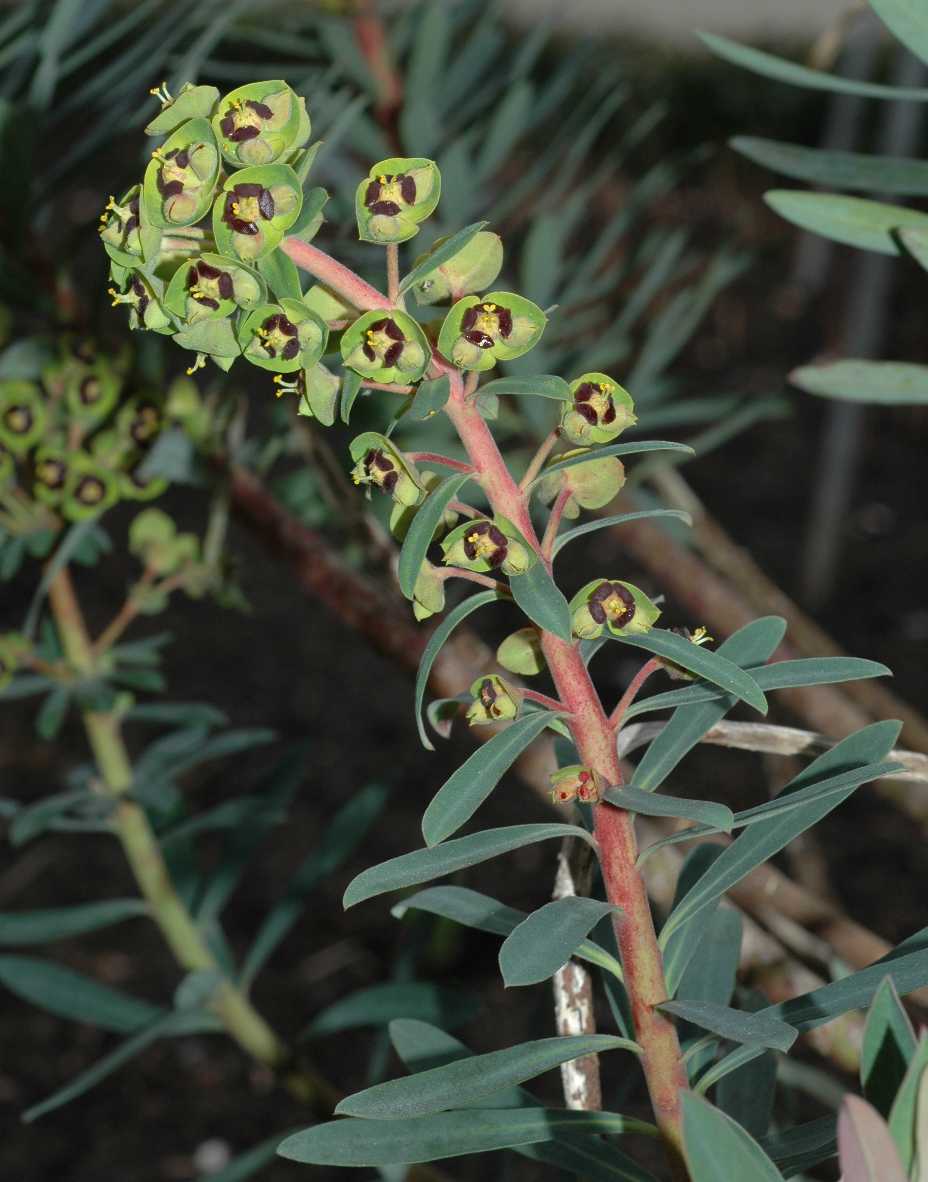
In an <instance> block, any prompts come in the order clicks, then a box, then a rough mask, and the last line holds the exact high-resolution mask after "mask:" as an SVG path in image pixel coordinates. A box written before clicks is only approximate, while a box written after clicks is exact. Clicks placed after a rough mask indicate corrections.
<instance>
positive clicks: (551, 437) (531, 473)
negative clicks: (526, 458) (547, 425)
mask: <svg viewBox="0 0 928 1182" xmlns="http://www.w3.org/2000/svg"><path fill="white" fill-rule="evenodd" d="M560 434H561V433H560V431H559V430H558V428H557V427H555V428H554V430H553V431H550V432H549V433H548V434H547V435H546V436H545V437H544V439H542V441H541V443H540V445H539V447H538V451H536V452H535V454H534V456H532V462H531V463H530V464H529V466H528V467H527V468H526V469H525V475H524V476H523V477H522V479H521V480H520V481H519V488H521V489H522V490H523V491H524V490H525V489H527V488H528V486H529V485H530V484H531V483H532V481H533V480H534V479H535V477H536V476H537V475H538V473H539V472H540V471H541V466H542V464H543V463H544V462H545V460H546V459H547V458H548V456H549V455H550V454H551V448H552V447H554V445H555V443H557V441H558V438H559V436H560Z"/></svg>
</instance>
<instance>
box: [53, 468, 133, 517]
mask: <svg viewBox="0 0 928 1182" xmlns="http://www.w3.org/2000/svg"><path fill="white" fill-rule="evenodd" d="M118 500H119V474H118V473H117V472H114V471H112V470H111V469H109V468H106V467H104V466H103V465H102V464H99V463H97V462H96V461H95V460H94V459H93V458H92V457H91V456H89V455H87V454H86V452H74V453H72V455H71V456H70V459H69V463H68V473H67V478H66V481H65V487H64V496H63V497H62V499H61V512H62V513H63V514H64V516H65V517H66V518H67V520H68V521H86V520H87V519H88V518H90V517H97V516H98V515H99V514H100V513H103V512H104V511H105V510H106V509H109V508H110V507H111V506H112V505H115V504H116V502H117V501H118Z"/></svg>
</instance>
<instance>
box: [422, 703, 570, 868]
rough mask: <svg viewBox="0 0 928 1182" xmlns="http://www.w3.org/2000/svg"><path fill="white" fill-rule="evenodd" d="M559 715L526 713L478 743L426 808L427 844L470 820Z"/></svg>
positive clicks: (434, 841)
mask: <svg viewBox="0 0 928 1182" xmlns="http://www.w3.org/2000/svg"><path fill="white" fill-rule="evenodd" d="M555 717H557V716H556V715H554V714H551V713H550V712H549V711H547V710H539V711H536V712H535V713H532V714H525V715H523V716H522V717H521V718H517V719H516V720H515V721H514V722H511V723H509V724H508V726H506V727H505V728H504V729H503V730H501V731H499V732H498V733H497V734H495V735H494V736H493V738H492V739H489V740H487V742H486V743H484V744H483V745H482V746H481V747H478V748H477V750H476V751H475V752H474V753H473V755H471V756H469V757H468V758H467V759H466V760H465V761H464V763H462V764H461V766H460V767H459V768H458V770H457V771H456V772H454V773H453V774H452V775H451V776H450V777H449V778H448V779H447V780H446V781H445V783H444V784H443V785H442V787H441V788H439V790H438V791H437V792H436V793H435V795H434V796H433V797H432V800H431V802H430V803H429V806H428V808H427V809H426V810H425V813H424V814H423V817H422V836H423V837H424V838H425V841H426V845H437V844H438V843H439V842H441V841H444V840H445V838H446V837H450V836H451V834H452V833H456V832H457V830H458V829H460V828H461V826H462V825H464V824H466V822H467V821H469V820H470V818H471V817H472V816H473V815H474V813H475V812H476V811H477V809H478V808H479V807H480V806H481V805H482V804H483V802H484V801H485V800H486V798H487V797H488V796H489V795H490V793H491V792H492V791H493V789H494V788H495V787H496V785H497V784H498V783H499V781H500V779H501V778H502V776H503V775H505V773H506V772H507V771H508V770H509V768H510V767H511V766H512V764H513V763H514V762H515V761H516V760H517V759H518V758H519V756H520V755H521V754H522V752H523V751H524V750H525V749H526V748H527V747H528V746H530V744H532V743H533V742H534V741H535V739H536V738H537V737H538V736H539V735H540V734H541V732H542V731H543V730H544V729H545V727H547V726H548V724H549V723H550V722H551V721H552V719H553V718H555Z"/></svg>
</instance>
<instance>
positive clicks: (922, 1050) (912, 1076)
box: [889, 1031, 928, 1171]
mask: <svg viewBox="0 0 928 1182" xmlns="http://www.w3.org/2000/svg"><path fill="white" fill-rule="evenodd" d="M926 1071H928V1035H926V1034H925V1033H924V1031H923V1032H922V1034H921V1037H920V1038H919V1040H918V1046H917V1047H916V1048H915V1054H914V1055H913V1056H912V1059H911V1061H910V1062H909V1066H908V1068H907V1070H906V1073H905V1077H904V1079H903V1081H902V1087H900V1089H899V1091H898V1092H897V1093H896V1098H895V1100H894V1101H893V1106H892V1109H891V1110H890V1113H889V1132H890V1134H891V1135H892V1139H893V1141H894V1142H895V1144H896V1148H897V1149H898V1151H899V1157H900V1159H901V1161H902V1165H903V1166H904V1167H905V1169H906V1171H908V1170H909V1169H910V1168H911V1166H912V1163H913V1162H914V1161H915V1154H916V1151H917V1149H918V1146H917V1145H916V1143H915V1131H916V1127H917V1117H918V1098H919V1093H920V1092H921V1089H922V1087H923V1086H924V1082H925V1072H926Z"/></svg>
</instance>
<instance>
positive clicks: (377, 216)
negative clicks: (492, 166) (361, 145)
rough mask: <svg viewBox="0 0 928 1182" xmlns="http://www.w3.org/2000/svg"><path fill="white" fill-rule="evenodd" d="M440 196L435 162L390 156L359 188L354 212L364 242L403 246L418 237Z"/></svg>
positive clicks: (378, 165)
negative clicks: (420, 228)
mask: <svg viewBox="0 0 928 1182" xmlns="http://www.w3.org/2000/svg"><path fill="white" fill-rule="evenodd" d="M440 195H441V173H440V172H439V171H438V165H437V164H436V163H435V161H434V160H426V159H424V158H422V157H418V156H415V157H402V156H391V157H390V158H389V159H388V160H381V161H380V163H379V164H375V165H374V166H373V168H372V169H371V171H370V174H369V175H368V176H367V177H366V178H365V179H364V180H363V181H362V182H361V183H360V185H358V191H357V194H356V196H355V212H356V214H357V218H358V235H359V236H360V238H361V240H362V241H363V242H376V243H380V244H381V245H385V244H388V243H396V242H406V241H407V240H408V239H409V238H412V237H414V236H415V235H416V234H418V233H419V223H420V222H422V221H424V220H425V219H426V218H427V217H428V216H429V214H430V213H431V212H432V210H433V209H434V208H435V206H436V205H437V204H438V198H439V196H440Z"/></svg>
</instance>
